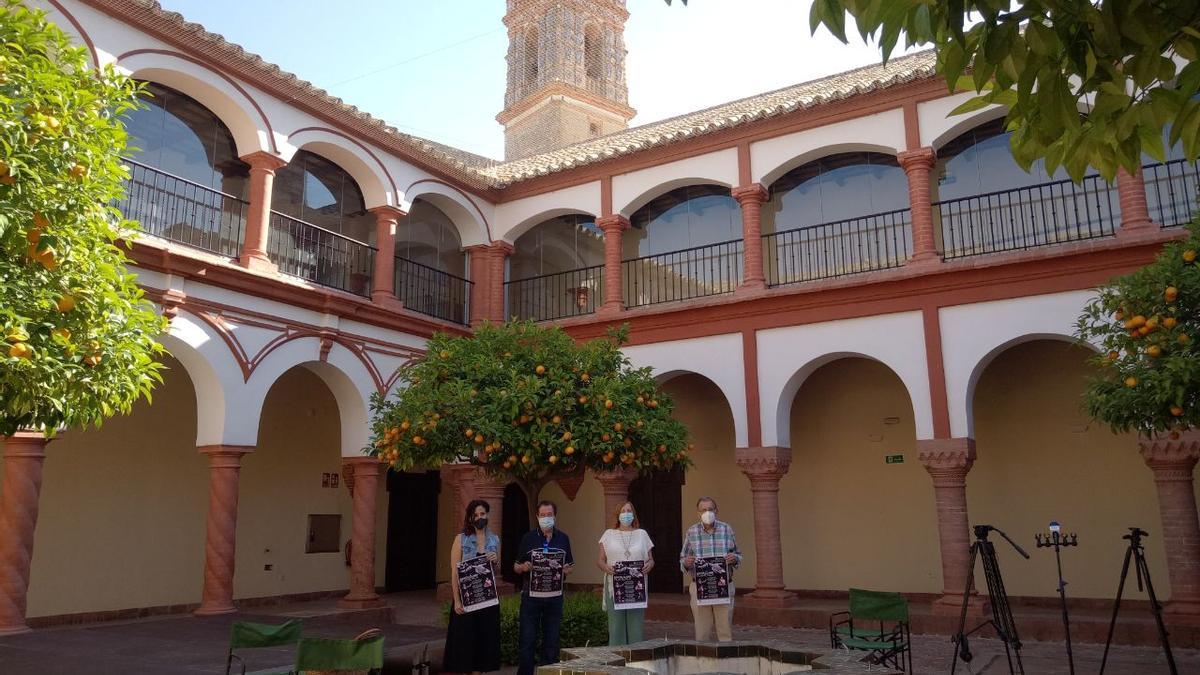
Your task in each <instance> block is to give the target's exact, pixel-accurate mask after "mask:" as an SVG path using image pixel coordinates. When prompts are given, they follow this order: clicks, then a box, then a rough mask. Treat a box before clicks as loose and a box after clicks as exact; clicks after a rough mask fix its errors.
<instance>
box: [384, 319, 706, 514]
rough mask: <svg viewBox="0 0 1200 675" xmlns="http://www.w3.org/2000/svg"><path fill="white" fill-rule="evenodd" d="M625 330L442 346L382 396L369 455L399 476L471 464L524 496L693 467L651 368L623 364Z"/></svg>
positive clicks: (509, 336) (535, 329) (509, 333)
mask: <svg viewBox="0 0 1200 675" xmlns="http://www.w3.org/2000/svg"><path fill="white" fill-rule="evenodd" d="M626 337H627V330H626V329H624V328H622V329H620V330H615V331H613V332H612V333H611V334H610V336H609V337H608V338H607V339H599V340H592V341H589V342H586V343H582V344H580V343H577V342H576V341H575V340H574V339H573V338H572V337H571V336H569V335H567V334H566V333H565V332H563V331H562V330H561V329H559V328H554V327H543V326H538V325H536V324H534V323H532V322H510V323H506V324H503V325H491V324H487V325H484V326H482V327H481V328H480V329H479V330H478V331H476V333H475V334H474V335H472V336H452V335H447V334H438V335H435V336H434V337H433V338H432V339H430V341H429V343H428V344H427V346H426V349H427V350H428V351H427V352H426V354H425V355H424V357H422V358H421V359H419V360H417V361H414V362H413V363H411V364H410V365H408V366H406V367H405V368H404V369H403V371H402V373H401V377H402V380H403V381H404V382H405V383H406V385H407V386H405V387H403V388H402V389H400V390H399V392H398V393H397V394H396V395H395V396H393V397H388V398H385V397H382V396H378V395H377V396H376V397H375V399H374V400H373V401H372V411H373V421H372V438H371V441H372V442H371V446H370V447H369V448H368V449H367V451H368V453H370V454H372V455H374V456H376V457H379V458H380V460H381V461H384V462H387V463H388V464H390V465H391V466H392V468H394V469H396V470H400V471H402V470H407V469H412V468H417V467H427V468H436V467H438V466H440V465H441V464H443V463H447V462H470V463H472V464H476V465H479V466H482V467H484V468H485V469H486V470H487V471H488V472H489V473H492V474H494V475H496V476H500V477H504V478H506V479H508V480H514V481H516V482H517V483H518V484H520V485H521V487H522V489H523V490H524V491H525V493H526V496H527V497H528V498H529V502H530V504H531V505H532V504H533V503H535V502H536V501H537V497H538V493H539V492H540V491H541V488H542V487H543V486H544V485H545V484H546V483H548V482H550V481H552V480H555V479H556V478H560V477H564V476H568V475H571V474H581V473H582V472H583V471H584V470H586V469H591V470H592V471H596V472H607V471H612V470H613V469H616V468H619V467H626V468H629V469H632V470H636V471H639V472H647V471H652V470H655V469H669V468H671V467H675V466H685V467H686V466H688V465H689V463H690V462H689V460H688V456H687V452H688V448H687V445H686V431H685V429H684V427H683V425H682V424H680V423H679V422H678V421H676V420H674V419H672V418H671V409H672V402H671V398H670V397H669V396H668V395H667V394H665V393H663V392H661V391H659V390H658V385H657V384H656V383H655V381H654V378H653V376H652V375H651V372H650V369H649V368H640V369H639V368H633V367H632V366H631V364H630V362H629V360H628V359H627V358H626V357H625V355H624V354H622V353H621V350H620V345H621V344H623V343H624V342H625V340H626Z"/></svg>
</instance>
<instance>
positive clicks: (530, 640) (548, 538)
mask: <svg viewBox="0 0 1200 675" xmlns="http://www.w3.org/2000/svg"><path fill="white" fill-rule="evenodd" d="M537 515H538V529H536V530H533V531H531V532H528V533H526V534H525V536H523V537H521V543H520V544H519V545H518V546H517V560H516V562H515V563H513V571H514V572H516V573H517V574H520V575H522V578H521V581H522V583H521V637H520V657H521V662H520V667H519V668H518V669H517V675H533V669H534V659H533V648H534V645H535V644H537V637H538V632H539V631H540V632H541V634H542V665H546V664H549V663H555V662H557V661H558V633H559V627H560V625H561V624H562V613H563V596H562V593H561V592H560V593H558V594H557V595H554V596H551V597H536V596H535V597H531V596H530V595H529V590H530V588H529V587H530V582H531V579H530V574H529V573H530V571H531V570H532V569H533V562H532V561H531V558H532V554H533V552H534V551H545V552H552V551H556V550H560V551H563V552H564V553H565V558H564V560H563V568H562V573H563V577H564V581H565V576H566V575H567V574H569V573H570V572H571V570H572V569H574V566H575V558H574V557H573V556H572V555H571V540H570V538H568V537H567V535H566V533H564V532H563V531H562V530H559V529H557V528H555V527H554V519H555V517H556V516H557V515H558V506H557V505H555V503H554V502H552V501H549V500H542V501H540V502H538V508H537Z"/></svg>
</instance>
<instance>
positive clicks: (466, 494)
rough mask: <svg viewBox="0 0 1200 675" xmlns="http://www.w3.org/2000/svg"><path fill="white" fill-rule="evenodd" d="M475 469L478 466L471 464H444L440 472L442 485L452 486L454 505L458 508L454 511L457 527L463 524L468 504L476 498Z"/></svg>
mask: <svg viewBox="0 0 1200 675" xmlns="http://www.w3.org/2000/svg"><path fill="white" fill-rule="evenodd" d="M475 469H476V467H474V466H472V465H470V464H443V465H442V468H441V470H440V471H439V472H438V473H439V475H440V476H441V479H442V485H443V486H445V487H448V488H450V490H451V491H452V494H453V495H454V505H455V508H456V509H457V511H455V513H454V524H455V527H456V528H457V527H458V526H460V525H462V523H461V522H460V519H461V518H462V516H463V514H464V513H466V512H467V504H469V503H470V502H471V500H472V499H474V498H475V497H474V495H475Z"/></svg>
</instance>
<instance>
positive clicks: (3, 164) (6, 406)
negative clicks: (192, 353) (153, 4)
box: [0, 0, 164, 436]
mask: <svg viewBox="0 0 1200 675" xmlns="http://www.w3.org/2000/svg"><path fill="white" fill-rule="evenodd" d="M136 95H137V90H136V87H135V86H134V84H133V83H132V82H131V81H130V80H129V79H128V78H125V77H122V76H119V75H118V74H116V73H115V72H114V71H113V70H112V69H111V68H105V69H104V70H102V71H100V72H96V71H93V70H89V68H88V62H87V57H86V55H85V52H84V51H83V50H82V49H79V48H76V47H73V46H72V45H71V43H70V42H69V40H68V39H67V37H66V36H65V35H64V34H63V33H62V31H60V30H59V29H58V28H56V27H55V26H54V25H53V24H50V23H48V22H47V21H46V19H45V15H44V14H43V13H42V12H40V11H33V10H30V9H27V8H25V7H24V6H22V5H21V4H19V3H16V2H13V1H11V0H9V1H8V2H0V340H3V342H2V343H0V344H2V345H3V346H2V347H0V436H9V435H12V434H13V433H14V432H16V431H18V430H20V429H38V430H42V431H44V432H45V433H47V434H52V433H54V431H55V430H56V429H58V428H61V427H67V426H86V425H88V424H99V423H100V422H101V421H102V420H103V419H104V418H106V417H109V416H111V415H113V414H116V413H118V412H123V411H128V410H129V408H130V406H131V405H132V404H133V402H134V401H136V400H137V399H138V397H140V396H143V395H148V394H149V392H150V389H151V387H152V386H153V385H154V384H155V383H156V382H158V381H159V379H160V378H159V374H158V368H159V366H158V364H157V363H155V361H154V357H155V356H156V355H157V353H158V351H159V350H160V349H161V347H160V346H159V345H158V344H157V342H155V337H156V336H157V335H159V334H160V333H161V332H162V330H163V328H164V324H163V321H162V319H160V318H159V317H158V316H156V315H155V313H154V312H153V308H152V307H150V305H149V304H148V303H147V302H146V301H145V300H144V299H143V298H142V293H141V290H140V289H139V288H138V287H137V285H136V283H135V280H134V278H133V276H132V275H130V274H129V273H128V272H127V271H126V269H125V261H126V259H125V256H124V254H123V253H122V251H121V250H120V249H119V248H117V246H116V240H117V237H118V235H119V234H122V233H125V232H127V231H128V230H129V229H130V228H131V223H128V222H127V221H122V220H121V218H120V214H119V213H118V212H117V211H116V210H115V209H113V208H111V207H110V206H107V205H108V204H111V203H112V202H113V201H114V200H115V199H116V198H118V197H119V196H120V195H121V193H122V187H121V181H122V179H123V177H124V176H125V170H124V168H123V167H122V165H121V162H120V159H119V157H118V153H119V152H120V151H121V150H122V149H124V147H125V138H126V137H125V131H124V128H123V127H122V125H121V121H120V115H121V114H122V113H123V112H125V111H127V110H129V109H131V108H132V107H133V106H135V105H136V103H137V98H136Z"/></svg>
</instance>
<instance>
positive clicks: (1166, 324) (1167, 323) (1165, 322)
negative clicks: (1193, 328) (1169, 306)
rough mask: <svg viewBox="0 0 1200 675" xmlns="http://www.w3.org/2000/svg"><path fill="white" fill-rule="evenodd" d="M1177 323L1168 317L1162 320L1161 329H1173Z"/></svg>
mask: <svg viewBox="0 0 1200 675" xmlns="http://www.w3.org/2000/svg"><path fill="white" fill-rule="evenodd" d="M1177 323H1179V321H1178V319H1176V318H1175V317H1173V316H1168V317H1167V318H1165V319H1163V320H1162V325H1163V328H1174V327H1175V324H1177Z"/></svg>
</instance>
